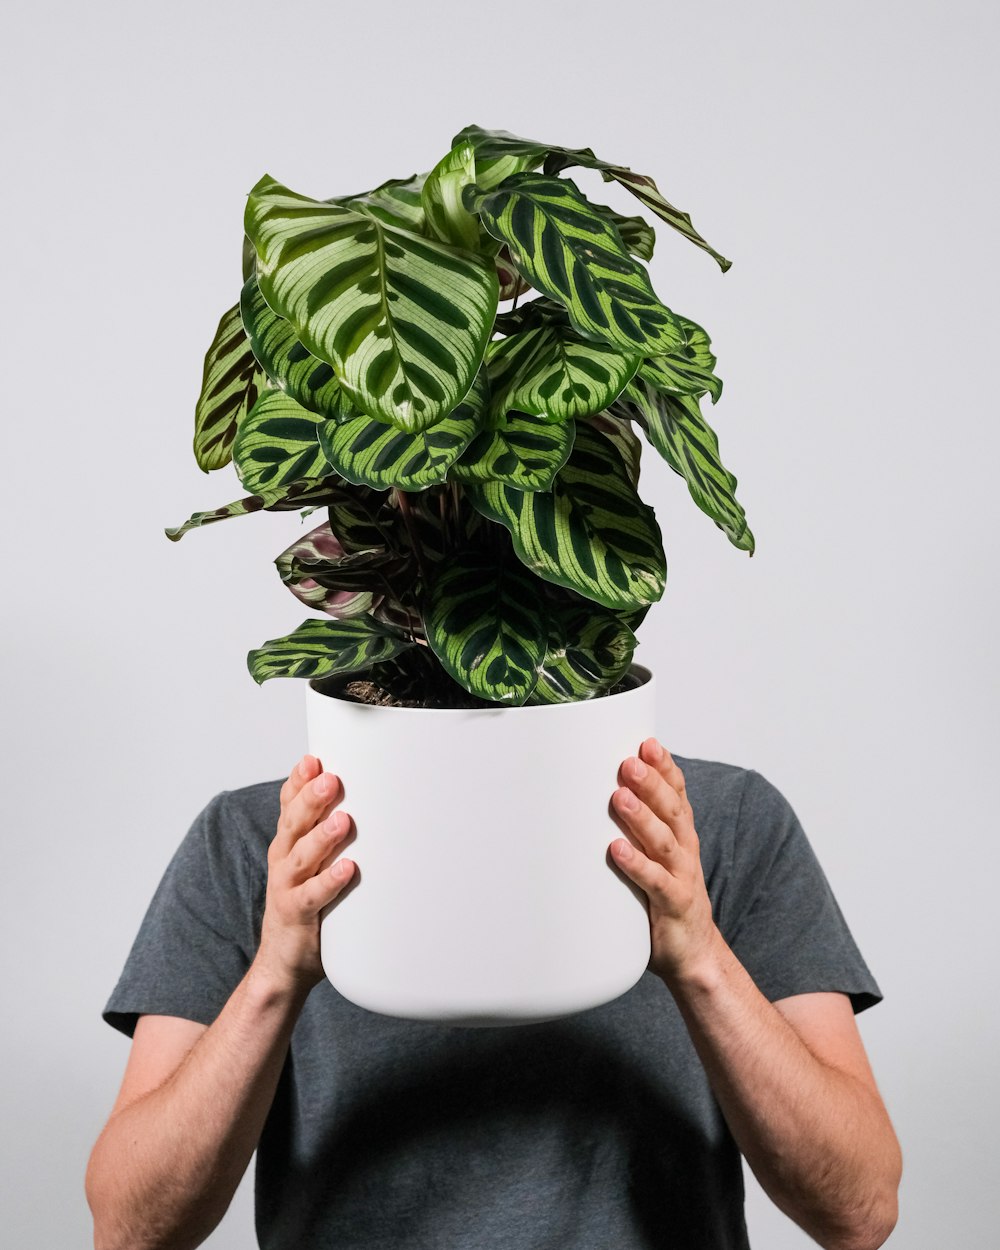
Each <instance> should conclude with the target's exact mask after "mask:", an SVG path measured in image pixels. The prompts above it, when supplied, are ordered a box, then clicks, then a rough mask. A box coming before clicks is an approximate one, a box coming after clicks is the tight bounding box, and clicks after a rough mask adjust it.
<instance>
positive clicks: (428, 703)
mask: <svg viewBox="0 0 1000 1250" xmlns="http://www.w3.org/2000/svg"><path fill="white" fill-rule="evenodd" d="M635 684H636V683H635V680H634V679H633V678H631V677H629V676H625V677H623V678H622V680H621V681H620V682H618V684H617V685H615V686H612V688H611V689H610V690H609V691H608V695H613V694H621V693H623V692H624V691H626V690H632V689H634V688H635ZM324 693H326V694H331V695H334V696H335V697H336V698H340V699H346V700H347V701H348V702H350V703H370V704H374V705H375V706H376V707H435V708H449V709H452V710H454V709H459V708H482V707H496V706H498V705H497V704H493V703H486V702H484V700H482V699H475V698H473V696H471V695H470V696H467V697H466V698H465V699H464V700H463V697H462V696H463V692H462V691H461V690H458V691H456V693H455V695H454V697H453V698H452V699H450V700H449V701H448V702H447V703H444V702H442V701H441V700H440V698H436V699H433V700H427V699H400V698H397V697H396V696H395V695H394V694H392V693H391V692H390V691H388V690H386V689H384V688H383V687H382V686H379V685H376V683H375V682H372V681H361V680H356V681H348V682H345V683H344V684H342V685H337V686H330V687H327V688H326V689H324ZM601 697H603V698H606V697H607V696H601Z"/></svg>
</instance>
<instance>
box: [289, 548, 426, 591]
mask: <svg viewBox="0 0 1000 1250" xmlns="http://www.w3.org/2000/svg"><path fill="white" fill-rule="evenodd" d="M285 568H286V571H287V573H288V576H289V578H291V579H293V580H295V581H298V580H300V579H301V578H303V577H308V578H310V579H312V580H313V581H315V582H316V583H317V584H318V585H320V586H323V587H325V588H326V589H327V590H351V591H358V590H369V591H372V592H373V593H377V594H380V595H387V594H391V593H394V592H397V591H398V592H400V593H401V592H402V591H404V590H406V589H408V587H409V584H410V583H411V582H412V581H413V573H414V572H415V571H416V566H415V565H414V563H413V561H412V560H411V559H410V558H409V557H408V556H405V555H396V554H394V553H392V552H388V551H358V552H355V553H354V554H353V555H346V554H342V555H339V556H337V557H336V558H335V559H319V560H315V559H305V558H302V557H299V556H293V557H292V558H291V559H290V560H289V561H288V562H287V564H286V566H285ZM283 580H284V579H283Z"/></svg>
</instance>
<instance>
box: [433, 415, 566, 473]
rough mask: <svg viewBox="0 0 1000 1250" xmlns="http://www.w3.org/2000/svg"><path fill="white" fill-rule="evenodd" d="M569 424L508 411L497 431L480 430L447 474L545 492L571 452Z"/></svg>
mask: <svg viewBox="0 0 1000 1250" xmlns="http://www.w3.org/2000/svg"><path fill="white" fill-rule="evenodd" d="M575 433H576V427H575V426H574V424H573V422H572V421H567V422H564V423H563V424H561V425H555V424H553V423H552V422H550V421H546V420H545V418H544V417H536V416H531V415H529V414H528V413H524V412H509V413H508V414H507V416H506V418H505V422H504V424H503V425H502V426H500V427H499V428H498V429H485V430H481V431H480V432H479V433H478V434H477V435H476V437H475V438H474V439H473V440H472V442H471V443H470V444H469V445H468V447H466V449H465V451H464V452H463V453H462V455H461V456H460V457H459V459H458V460H457V461H456V462H455V464H454V465H452V467H451V470H450V472H449V474H448V476H449V478H450V479H451V480H452V481H455V482H505V483H507V484H508V485H510V486H516V487H517V489H518V490H548V489H549V488H550V487H551V485H552V483H553V481H554V480H555V476H556V474H557V473H558V472H559V470H560V469H561V468H562V467H563V465H564V464H565V463H566V460H567V459H568V457H569V453H570V452H571V451H572V450H573V438H574V435H575Z"/></svg>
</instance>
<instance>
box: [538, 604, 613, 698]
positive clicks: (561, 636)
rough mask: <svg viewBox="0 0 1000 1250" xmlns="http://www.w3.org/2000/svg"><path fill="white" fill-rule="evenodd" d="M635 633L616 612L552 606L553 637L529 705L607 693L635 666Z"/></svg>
mask: <svg viewBox="0 0 1000 1250" xmlns="http://www.w3.org/2000/svg"><path fill="white" fill-rule="evenodd" d="M635 648H636V637H635V634H634V633H633V632H632V630H631V629H629V627H628V625H627V624H625V622H624V621H623V620H622V619H621V616H620V615H619V614H617V613H614V612H610V611H606V610H604V609H601V608H598V607H596V606H595V605H594V604H593V603H587V604H583V605H580V606H575V605H571V604H560V605H558V606H556V605H554V604H553V605H551V606H550V615H549V636H548V642H547V645H546V649H545V659H544V660H543V662H542V667H541V670H540V672H539V674H538V684H537V685H536V686H535V688H534V690H533V691H532V693H531V698H530V702H531V703H575V702H577V701H579V700H582V699H592V698H594V697H595V696H596V695H601V694H605V693H606V692H607V691H608V690H610V689H611V687H612V686H613V685H614V684H615V683H616V682H617V681H618V680H619V678H620V677H621V676H622V674H623V673H624V672H625V671H626V670H627V669H628V666H629V665H630V664H631V663H632V655H633V653H634V651H635Z"/></svg>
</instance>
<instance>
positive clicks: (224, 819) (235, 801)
mask: <svg viewBox="0 0 1000 1250" xmlns="http://www.w3.org/2000/svg"><path fill="white" fill-rule="evenodd" d="M283 782H284V778H280V777H279V778H278V779H277V780H275V781H257V782H254V783H253V784H252V785H248V786H240V787H238V788H237V789H235V790H224V791H223V792H222V793H221V794H219V795H217V796H216V798H215V799H214V800H213V802H214V803H217V804H218V811H217V820H218V823H219V826H220V832H221V833H222V834H223V835H224V836H225V837H227V838H230V839H233V840H234V841H238V842H239V844H240V845H241V847H242V849H243V850H244V851H245V852H246V854H247V856H248V858H249V859H250V860H251V861H253V862H263V861H264V860H265V859H266V858H267V848H268V846H269V844H270V842H271V840H272V838H273V837H274V833H275V829H276V828H277V824H278V817H279V815H280V814H281V787H282V784H283Z"/></svg>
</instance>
